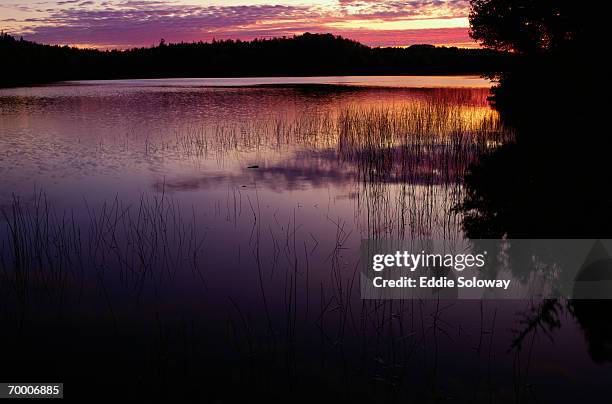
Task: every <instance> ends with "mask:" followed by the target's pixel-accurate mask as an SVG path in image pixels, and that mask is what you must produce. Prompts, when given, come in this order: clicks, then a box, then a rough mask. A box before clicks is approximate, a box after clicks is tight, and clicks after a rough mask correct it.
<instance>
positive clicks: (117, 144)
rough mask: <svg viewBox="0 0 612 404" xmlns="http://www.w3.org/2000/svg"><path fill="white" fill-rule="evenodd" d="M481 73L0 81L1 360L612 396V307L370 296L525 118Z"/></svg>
mask: <svg viewBox="0 0 612 404" xmlns="http://www.w3.org/2000/svg"><path fill="white" fill-rule="evenodd" d="M487 96H488V87H487V83H486V82H484V81H483V80H480V79H475V78H448V77H445V78H315V79H308V80H306V81H303V79H302V80H301V81H300V80H297V79H293V80H292V79H285V80H276V81H270V80H269V79H266V80H263V81H257V80H255V81H253V80H252V79H249V80H223V79H220V80H211V79H208V80H134V81H115V82H79V83H65V84H59V85H54V86H45V87H32V88H17V89H7V90H0V207H1V208H2V212H3V213H2V216H1V217H0V249H1V250H0V270H1V271H0V292H1V294H0V324H2V326H1V334H0V343H2V346H3V347H4V351H5V352H4V353H3V358H2V368H1V370H0V381H22V382H25V381H41V382H46V381H51V382H64V383H65V395H66V396H67V397H69V396H71V395H72V397H76V396H80V395H91V396H106V395H109V396H114V395H119V394H121V395H126V394H127V395H131V396H133V397H157V398H159V397H166V398H169V397H174V398H176V399H181V398H183V399H184V398H186V397H200V398H201V399H202V400H204V401H219V402H225V401H233V400H239V399H243V398H244V397H248V398H253V397H256V396H261V397H268V398H271V399H282V400H285V401H288V400H295V401H299V400H308V399H310V398H319V399H321V397H323V399H324V400H332V399H333V400H335V401H338V400H339V401H349V400H350V401H355V400H359V401H374V402H376V401H385V402H386V401H390V402H392V401H411V400H412V401H414V402H422V401H424V400H426V401H458V402H491V401H493V400H495V401H497V402H559V401H567V402H573V401H578V400H580V399H582V398H584V397H585V395H588V397H589V400H590V401H591V402H609V399H607V398H606V397H609V393H610V390H612V386H610V384H609V382H610V381H611V380H612V368H611V367H610V359H611V358H612V354H611V352H612V344H611V342H610V341H611V340H610V338H609V337H610V334H611V333H610V329H611V327H610V325H609V324H610V321H609V313H610V311H609V310H608V309H609V307H607V306H602V304H598V303H597V302H595V303H576V302H567V301H548V302H542V301H532V302H530V301H482V302H481V301H435V300H434V301H417V300H409V301H362V300H361V299H360V296H359V276H358V258H359V251H358V249H359V243H360V240H361V239H364V238H417V239H430V238H434V239H448V240H457V239H462V238H464V237H465V236H466V231H465V229H466V218H465V217H464V216H463V214H462V213H461V210H460V209H457V207H458V206H460V205H461V204H462V202H463V201H464V199H465V198H466V190H465V189H464V188H465V187H464V185H463V178H464V176H465V175H466V173H467V172H468V171H469V170H470V167H472V166H474V165H478V164H479V162H480V160H481V159H482V158H483V156H487V155H490V154H491V153H493V152H495V151H496V150H497V149H498V148H500V147H501V146H503V145H505V144H507V143H509V142H512V141H513V132H512V130H510V129H509V128H506V127H504V125H503V124H502V123H501V121H500V118H499V116H498V114H497V112H495V111H493V110H492V109H491V108H490V107H489V105H488V102H487V101H486V97H487Z"/></svg>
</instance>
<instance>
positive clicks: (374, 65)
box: [0, 33, 511, 87]
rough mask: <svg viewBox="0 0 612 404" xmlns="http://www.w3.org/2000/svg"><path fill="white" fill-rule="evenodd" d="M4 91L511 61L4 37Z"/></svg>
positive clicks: (275, 42) (283, 43)
mask: <svg viewBox="0 0 612 404" xmlns="http://www.w3.org/2000/svg"><path fill="white" fill-rule="evenodd" d="M0 55H1V56H2V60H3V63H2V64H3V66H2V69H3V71H4V72H3V73H2V74H1V75H0V86H4V87H6V86H15V85H25V84H34V83H45V82H52V81H61V80H77V79H118V78H160V77H237V76H252V77H253V76H317V75H374V74H382V75H384V74H467V73H488V72H494V71H499V70H500V69H503V68H504V66H507V64H508V62H509V59H510V58H511V56H510V55H509V54H507V53H504V52H499V51H495V50H486V49H462V48H455V47H435V46H432V45H414V46H410V47H408V48H372V47H368V46H365V45H362V44H360V43H358V42H355V41H352V40H349V39H345V38H342V37H339V36H334V35H332V34H309V33H306V34H303V35H299V36H295V37H292V38H274V39H256V40H253V41H239V40H237V41H234V40H225V41H213V42H194V43H177V44H166V43H165V42H164V41H163V40H162V41H160V44H159V45H158V46H154V47H149V48H134V49H129V50H122V51H121V50H108V51H101V50H95V49H77V48H72V47H68V46H54V45H42V44H38V43H34V42H30V41H26V40H23V39H16V38H14V37H12V36H10V35H8V34H2V35H1V36H0Z"/></svg>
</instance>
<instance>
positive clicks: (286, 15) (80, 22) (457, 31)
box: [18, 0, 471, 47]
mask: <svg viewBox="0 0 612 404" xmlns="http://www.w3.org/2000/svg"><path fill="white" fill-rule="evenodd" d="M80 3H83V2H82V1H81V2H80ZM87 3H90V2H89V1H88V2H87ZM83 4H84V3H83ZM105 4H107V5H106V6H101V5H98V6H97V7H91V6H87V7H80V6H73V7H68V8H58V9H56V10H55V11H53V12H51V13H49V14H47V15H41V16H36V17H32V18H28V19H25V20H23V21H22V24H21V25H22V28H21V32H19V33H18V34H22V35H23V36H24V37H25V38H27V39H31V40H35V41H38V42H43V43H54V44H89V45H92V46H101V47H132V46H147V45H151V44H156V43H157V42H159V40H160V38H164V39H165V40H166V41H168V42H179V41H184V42H192V41H200V40H203V41H207V40H211V39H213V38H218V39H221V38H223V39H225V38H234V39H245V40H246V39H252V38H256V37H258V38H262V37H272V36H290V35H293V34H300V33H303V32H307V31H308V32H330V31H331V32H333V33H334V34H339V35H343V36H346V37H349V38H353V39H356V40H359V41H361V42H363V43H365V44H368V45H373V46H403V45H410V44H414V43H435V44H461V45H463V44H466V43H470V42H471V41H470V39H469V36H468V35H467V28H440V29H423V30H376V31H374V30H368V29H352V30H349V29H344V30H342V29H330V28H329V26H328V24H338V23H345V22H347V21H351V20H359V21H367V20H368V19H376V20H384V21H397V20H410V19H428V18H457V17H462V16H465V15H466V13H467V1H466V0H407V1H395V0H391V1H389V0H387V1H377V2H373V1H370V0H340V3H339V6H338V7H337V8H331V9H330V8H322V7H320V6H289V5H251V6H184V5H177V4H173V3H168V2H164V1H138V0H131V1H125V2H121V3H113V4H112V5H111V4H110V3H105Z"/></svg>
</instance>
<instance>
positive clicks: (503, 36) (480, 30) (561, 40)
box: [469, 0, 591, 54]
mask: <svg viewBox="0 0 612 404" xmlns="http://www.w3.org/2000/svg"><path fill="white" fill-rule="evenodd" d="M588 10H589V9H588V8H587V7H585V6H584V5H583V4H581V2H578V1H572V0H470V15H469V21H470V28H471V30H470V35H471V36H472V38H474V39H475V40H477V41H478V42H480V43H481V44H482V45H484V46H486V47H490V48H493V49H498V50H504V51H513V52H518V53H523V54H538V53H550V52H558V51H561V52H566V51H568V50H570V49H575V48H576V46H577V45H578V46H580V45H581V44H582V43H586V42H587V41H589V40H590V38H589V35H588V27H589V26H590V24H589V21H588V18H590V17H589V14H591V13H587V11H588Z"/></svg>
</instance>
